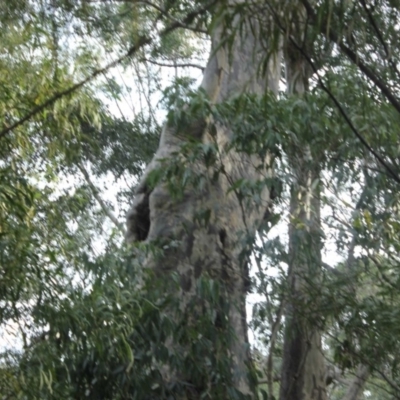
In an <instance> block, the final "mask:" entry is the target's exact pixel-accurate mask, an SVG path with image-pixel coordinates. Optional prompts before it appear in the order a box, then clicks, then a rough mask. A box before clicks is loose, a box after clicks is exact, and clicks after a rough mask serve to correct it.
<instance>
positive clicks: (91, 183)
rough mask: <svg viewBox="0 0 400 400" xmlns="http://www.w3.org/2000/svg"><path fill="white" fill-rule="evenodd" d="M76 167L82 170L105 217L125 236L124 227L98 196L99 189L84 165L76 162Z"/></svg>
mask: <svg viewBox="0 0 400 400" xmlns="http://www.w3.org/2000/svg"><path fill="white" fill-rule="evenodd" d="M77 167H78V168H79V170H80V171H81V172H82V175H83V176H84V178H85V180H86V182H87V184H88V185H89V187H90V189H91V191H92V193H93V196H94V198H95V199H96V200H97V202H98V203H99V205H100V207H101V209H102V210H103V212H104V214H105V215H107V217H108V218H109V219H110V220H111V222H112V223H113V224H114V225H115V226H116V228H117V229H118V230H119V231H120V232H121V233H122V234H123V235H124V236H125V229H124V226H123V225H122V224H121V223H120V222H119V221H118V219H117V217H116V216H115V215H114V213H113V212H112V211H111V210H110V209H109V208H108V207H107V205H106V204H105V203H104V201H103V199H102V198H101V196H100V191H99V189H97V187H96V186H95V184H94V183H93V182H92V180H91V179H90V176H89V173H88V172H87V171H86V169H85V167H84V166H83V165H82V164H80V163H78V164H77Z"/></svg>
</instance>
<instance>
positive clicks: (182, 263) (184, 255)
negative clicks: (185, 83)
mask: <svg viewBox="0 0 400 400" xmlns="http://www.w3.org/2000/svg"><path fill="white" fill-rule="evenodd" d="M238 18H239V17H236V18H235V21H234V23H233V26H234V27H235V25H236V24H238ZM247 22H248V21H247ZM254 26H255V25H254V24H253V28H254ZM223 28H224V27H222V26H221V27H219V28H217V29H216V31H215V32H214V34H213V37H212V55H211V58H210V60H209V62H208V65H207V67H206V70H205V73H204V78H203V82H202V85H201V86H202V88H203V89H204V90H205V91H206V93H207V95H208V96H209V98H210V99H211V101H212V102H214V103H217V102H223V101H225V100H227V99H229V98H230V97H231V96H233V95H238V94H240V93H243V92H250V93H254V94H258V95H262V94H263V93H265V91H266V90H267V89H268V88H269V89H271V90H273V91H275V92H276V91H277V88H278V83H279V73H280V61H279V59H278V60H276V59H275V60H273V61H271V67H270V69H269V74H268V76H267V77H266V78H259V77H258V74H257V70H258V62H259V61H258V57H259V56H258V54H257V51H258V50H259V49H258V44H257V41H258V39H257V37H256V35H257V29H250V28H249V27H248V25H247V28H245V29H244V32H245V33H244V34H241V36H240V37H239V36H238V35H236V36H235V38H234V42H233V45H232V47H230V49H228V48H227V47H226V46H221V40H222V36H223V35H227V34H228V33H229V32H227V31H224V30H223ZM274 61H275V62H274ZM244 118H245V116H244ZM232 135H233V132H232V131H231V130H230V129H229V127H224V126H218V127H217V129H216V133H215V132H213V134H211V133H209V132H208V130H207V124H206V123H204V121H201V122H194V123H193V125H192V127H191V129H190V130H189V131H187V132H177V130H176V128H173V127H171V126H168V125H167V124H166V125H165V126H164V129H163V132H162V136H161V140H160V145H159V148H158V151H157V153H156V155H155V157H154V159H153V161H152V162H151V164H150V165H149V166H148V168H147V170H146V172H145V174H144V177H143V179H142V181H141V183H140V185H139V188H138V190H137V195H136V197H135V199H134V204H133V206H132V209H131V210H130V212H129V215H128V223H127V225H128V226H127V228H128V235H127V239H128V240H129V241H133V242H135V241H145V242H146V243H157V242H160V241H164V242H165V241H166V240H168V241H173V244H174V245H173V246H170V247H169V248H167V249H166V250H164V253H163V256H162V257H161V258H156V257H153V256H149V257H147V258H146V261H145V265H144V266H143V267H144V268H150V269H152V270H154V271H156V274H157V275H160V274H169V273H171V272H172V273H174V274H177V275H178V276H179V280H180V290H179V293H177V296H179V302H180V311H181V313H185V310H186V309H187V307H188V305H189V304H192V303H193V302H195V303H196V302H197V303H198V304H202V299H201V296H200V295H199V292H198V290H197V287H198V282H199V280H200V279H201V278H203V277H209V278H212V279H214V280H215V281H216V282H218V284H220V285H221V286H223V287H224V288H225V289H226V290H225V291H224V295H223V296H222V297H223V298H221V299H220V301H221V302H223V303H224V304H227V305H228V306H227V309H228V311H227V315H218V313H217V315H216V322H215V324H216V325H218V324H219V329H223V332H222V334H223V335H226V336H227V337H228V336H234V337H235V340H233V341H232V342H229V344H228V346H229V348H228V349H227V355H228V356H229V357H230V358H231V372H232V375H231V380H230V382H227V383H226V385H227V386H229V385H232V386H233V387H234V388H235V389H236V390H237V391H238V392H239V393H241V394H242V395H243V396H245V397H251V396H252V388H251V384H250V382H249V379H248V364H249V361H250V360H249V346H248V339H247V324H246V313H245V296H246V285H247V279H248V277H247V273H246V266H245V265H244V262H243V261H242V257H241V255H242V253H243V250H245V246H246V245H245V244H244V243H245V240H244V239H245V238H247V237H248V235H250V236H254V234H255V232H256V230H257V227H258V225H259V223H260V222H261V220H262V218H263V216H264V213H265V211H266V209H267V207H268V205H269V202H270V196H269V190H268V188H267V187H266V186H265V187H264V188H263V190H262V191H261V193H260V198H261V202H256V201H255V200H254V199H253V198H248V199H247V198H246V199H241V198H240V197H238V196H237V195H236V194H235V192H234V191H229V189H230V187H231V186H232V183H234V182H236V181H237V180H239V179H244V180H247V181H250V182H257V181H264V180H265V178H266V177H268V176H270V175H271V174H270V168H271V166H270V160H269V157H268V156H267V157H265V158H264V159H261V158H260V157H258V156H256V155H247V154H244V153H239V152H236V151H235V150H232V149H231V150H228V145H229V143H230V140H231V138H232ZM184 137H186V138H187V137H189V138H190V137H191V138H192V139H193V138H194V139H198V140H199V141H200V142H202V143H213V144H214V145H217V146H218V159H217V161H216V163H215V164H214V165H213V166H212V167H209V168H207V167H206V166H205V165H203V164H202V163H201V162H197V163H194V164H193V165H191V166H189V165H188V166H187V167H188V168H191V170H192V172H194V173H197V174H201V175H202V177H203V178H204V179H203V184H202V187H201V188H199V187H194V186H192V187H189V186H187V187H186V189H185V191H184V193H183V195H182V196H179V197H177V198H174V197H173V196H171V192H170V190H169V189H168V186H167V184H166V183H165V182H163V183H159V184H157V185H156V186H155V187H151V186H150V185H149V184H148V178H149V175H150V174H151V173H152V171H154V170H155V169H157V168H160V167H162V168H167V166H168V163H169V162H173V161H174V158H176V157H179V154H180V148H181V146H182V145H184V144H185V140H184ZM216 171H219V173H218V174H217V175H215V174H214V172H216ZM208 176H211V177H213V178H209V179H208V178H207V177H208ZM215 176H217V178H215ZM204 182H205V183H204ZM200 214H201V215H207V218H206V219H207V221H206V223H201V221H199V218H198V215H200ZM198 312H199V313H201V310H200V308H199V311H198ZM173 315H174V313H173V312H172V313H171V316H173ZM191 318H193V326H194V324H195V321H194V320H195V319H196V316H193V315H192V316H191ZM191 318H188V322H187V323H188V324H189V325H190V324H191V323H192V322H191ZM221 319H228V321H229V323H228V325H223V324H221ZM218 321H219V322H218ZM221 326H222V328H221ZM197 328H198V326H197ZM197 328H196V329H197ZM202 334H203V332H198V335H202ZM175 345H176V344H175V343H173V342H171V344H170V347H171V348H173V347H174V346H175ZM214 346H217V345H216V343H215V342H212V340H210V347H209V348H208V350H207V351H208V352H209V353H207V354H204V355H203V356H204V358H206V357H208V356H211V355H213V354H214V353H216V352H217V351H218V349H217V348H216V347H214ZM163 370H164V372H163V375H164V381H165V382H166V383H167V384H172V383H174V382H175V381H180V382H182V381H185V382H187V383H190V384H191V386H190V390H186V392H185V394H181V396H182V397H179V398H182V399H195V398H196V399H197V398H199V396H200V395H201V394H202V393H204V391H205V390H206V389H205V388H204V387H199V385H198V384H197V387H196V384H195V383H194V382H197V381H196V377H195V376H188V374H187V372H186V371H176V370H175V369H174V367H173V366H171V365H167V366H165V368H164V369H163ZM216 372H218V371H216ZM207 385H212V379H211V378H210V380H209V382H208V383H207ZM220 398H221V400H222V399H223V398H226V399H228V398H232V397H231V396H230V395H229V394H228V393H227V394H226V395H224V397H222V395H221V397H220Z"/></svg>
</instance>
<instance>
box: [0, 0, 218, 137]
mask: <svg viewBox="0 0 400 400" xmlns="http://www.w3.org/2000/svg"><path fill="white" fill-rule="evenodd" d="M216 2H217V0H213V1H211V2H210V3H207V4H206V5H205V6H204V7H202V8H199V9H198V10H196V11H192V12H190V13H189V14H187V16H186V17H185V18H184V19H183V20H182V21H175V22H173V23H172V24H170V25H168V26H167V27H165V28H164V29H163V30H162V31H161V32H160V37H163V36H166V35H168V34H169V33H171V32H173V31H175V30H176V29H178V28H181V27H182V24H183V25H185V24H189V23H191V22H192V21H193V20H194V18H195V17H196V16H198V15H200V14H203V13H205V12H206V11H208V10H209V9H210V8H211V7H212V6H213V5H214V4H215V3H216ZM152 42H153V39H152V38H151V37H149V36H141V37H139V39H138V40H137V42H136V43H135V44H134V45H133V46H132V47H131V48H130V49H129V50H128V51H127V52H126V53H125V54H123V55H122V56H120V57H118V58H117V59H116V60H114V61H111V62H110V63H109V64H107V65H105V66H104V67H103V68H99V69H96V70H94V71H93V72H92V73H91V74H90V75H89V76H87V77H86V78H85V79H83V80H82V81H80V82H78V83H76V84H74V85H72V86H71V87H69V88H68V89H65V90H63V91H61V92H58V93H56V94H54V95H53V96H52V97H50V98H49V99H47V100H46V101H44V102H43V103H42V104H39V105H38V106H37V107H34V108H33V109H32V110H31V111H30V112H28V113H27V114H26V115H25V116H24V117H22V118H21V119H19V120H18V121H16V122H14V123H13V124H11V125H9V126H6V127H4V128H3V130H1V131H0V139H1V138H2V137H4V136H5V135H7V133H9V132H11V131H13V130H14V129H15V128H18V127H19V126H21V125H23V124H24V123H25V122H27V121H29V120H30V119H31V118H32V117H34V116H35V115H37V114H39V113H40V112H42V111H43V110H45V109H46V108H47V107H49V106H51V105H52V104H54V103H55V102H56V101H57V100H60V99H61V98H62V97H65V96H68V95H69V94H71V93H74V92H75V91H77V90H78V89H80V88H81V87H83V86H84V85H86V84H87V83H89V82H91V81H93V80H94V79H95V78H96V77H97V76H99V75H101V74H105V73H106V72H107V71H108V70H109V69H111V68H113V67H115V66H117V65H119V64H120V63H121V62H122V61H124V60H125V59H127V58H129V57H131V56H133V55H134V54H135V53H137V51H138V50H139V49H141V48H142V47H144V46H145V45H148V44H151V43H152Z"/></svg>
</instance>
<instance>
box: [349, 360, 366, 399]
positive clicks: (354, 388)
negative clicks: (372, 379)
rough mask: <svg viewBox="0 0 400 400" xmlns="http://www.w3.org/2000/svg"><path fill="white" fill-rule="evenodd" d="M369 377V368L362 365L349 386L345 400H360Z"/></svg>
mask: <svg viewBox="0 0 400 400" xmlns="http://www.w3.org/2000/svg"><path fill="white" fill-rule="evenodd" d="M369 375H370V369H369V367H367V366H365V365H362V364H360V365H359V366H358V368H357V372H356V376H355V377H354V379H353V380H352V382H351V383H350V384H349V386H348V388H347V391H346V394H345V395H344V397H343V400H358V399H359V398H360V396H361V395H362V393H363V390H364V387H365V384H366V382H367V379H368V377H369Z"/></svg>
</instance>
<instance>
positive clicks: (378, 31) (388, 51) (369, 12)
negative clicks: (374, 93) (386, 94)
mask: <svg viewBox="0 0 400 400" xmlns="http://www.w3.org/2000/svg"><path fill="white" fill-rule="evenodd" d="M360 3H361V4H362V6H363V8H364V10H365V12H366V13H367V15H368V19H369V22H370V23H371V25H372V27H373V28H374V30H375V32H376V36H378V39H379V41H380V42H381V44H382V46H383V48H384V50H385V53H386V57H387V60H388V62H389V64H390V66H391V67H392V68H393V70H394V71H395V72H396V73H397V74H398V75H399V70H398V68H397V65H396V63H395V62H394V61H393V59H392V57H391V56H390V50H389V47H388V45H387V43H386V42H385V39H384V38H383V36H382V33H381V31H380V30H379V28H378V26H377V24H376V22H375V19H374V16H373V15H372V12H371V10H370V9H369V8H368V7H367V4H366V2H365V0H360Z"/></svg>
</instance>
